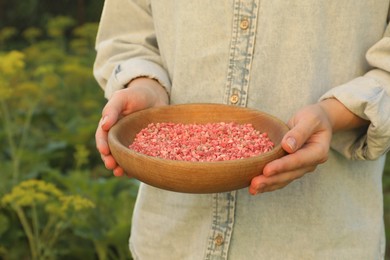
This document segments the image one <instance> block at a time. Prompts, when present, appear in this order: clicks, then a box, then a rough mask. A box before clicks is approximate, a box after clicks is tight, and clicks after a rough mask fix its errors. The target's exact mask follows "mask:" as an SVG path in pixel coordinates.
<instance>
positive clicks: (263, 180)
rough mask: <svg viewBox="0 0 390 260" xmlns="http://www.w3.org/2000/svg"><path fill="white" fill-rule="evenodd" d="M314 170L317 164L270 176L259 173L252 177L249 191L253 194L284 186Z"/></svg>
mask: <svg viewBox="0 0 390 260" xmlns="http://www.w3.org/2000/svg"><path fill="white" fill-rule="evenodd" d="M314 170H315V166H309V167H305V168H300V169H298V170H295V171H290V172H283V173H280V174H277V175H273V176H270V177H267V176H264V175H259V176H257V177H255V178H253V179H252V181H251V185H250V186H249V192H250V193H251V194H252V195H255V194H259V193H263V192H270V191H274V190H278V189H281V188H284V187H285V186H287V185H288V184H290V183H291V182H293V181H294V180H296V179H299V178H301V177H302V176H303V175H305V174H306V173H308V172H312V171H314Z"/></svg>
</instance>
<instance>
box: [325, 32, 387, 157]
mask: <svg viewBox="0 0 390 260" xmlns="http://www.w3.org/2000/svg"><path fill="white" fill-rule="evenodd" d="M366 58H367V61H368V63H369V64H370V66H372V68H373V69H372V70H370V71H368V72H367V73H366V74H365V75H364V76H362V77H359V78H356V79H353V80H352V81H350V82H347V83H346V84H343V85H341V86H337V87H335V88H333V89H331V90H330V91H328V92H327V93H325V94H324V95H323V96H322V97H321V98H320V100H323V99H326V98H336V99H338V100H339V101H340V102H342V103H343V104H344V105H345V106H346V107H347V108H348V109H349V110H350V111H351V112H353V113H354V114H356V115H357V116H359V117H361V118H363V119H366V120H368V121H370V125H369V126H368V128H367V129H355V130H352V131H347V132H340V133H336V134H335V135H334V138H333V141H332V148H333V149H335V150H337V151H338V152H340V153H342V154H343V155H345V156H346V157H348V158H350V159H357V160H375V159H377V158H379V157H380V156H382V155H384V154H385V153H387V152H388V151H389V149H390V26H388V28H387V30H386V32H385V35H384V37H383V38H382V39H381V40H380V41H379V42H377V43H376V44H375V45H374V46H372V47H371V48H370V49H369V50H368V52H367V55H366Z"/></svg>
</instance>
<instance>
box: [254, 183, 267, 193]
mask: <svg viewBox="0 0 390 260" xmlns="http://www.w3.org/2000/svg"><path fill="white" fill-rule="evenodd" d="M266 186H267V185H266V184H265V183H260V184H259V185H258V186H257V193H256V194H258V193H263V192H264V189H265V187H266Z"/></svg>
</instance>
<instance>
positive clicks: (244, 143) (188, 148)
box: [129, 122, 274, 162]
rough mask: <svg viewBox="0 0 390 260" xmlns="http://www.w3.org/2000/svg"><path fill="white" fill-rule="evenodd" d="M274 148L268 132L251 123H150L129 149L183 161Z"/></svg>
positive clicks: (223, 157)
mask: <svg viewBox="0 0 390 260" xmlns="http://www.w3.org/2000/svg"><path fill="white" fill-rule="evenodd" d="M273 147H274V144H273V142H272V141H271V140H270V139H269V138H268V135H267V133H260V132H259V131H258V130H256V129H255V128H254V127H253V125H252V124H237V123H225V122H219V123H207V124H181V123H151V124H149V125H148V126H147V127H146V128H144V129H142V130H141V131H140V132H139V133H138V134H137V135H136V137H135V139H134V142H133V143H132V144H131V145H130V146H129V148H130V149H132V150H134V151H136V152H139V153H142V154H146V155H149V156H153V157H159V158H162V159H169V160H181V161H198V162H212V161H226V160H236V159H243V158H248V157H252V156H256V155H259V154H262V153H265V152H268V151H271V150H272V149H273Z"/></svg>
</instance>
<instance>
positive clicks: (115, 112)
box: [101, 99, 124, 131]
mask: <svg viewBox="0 0 390 260" xmlns="http://www.w3.org/2000/svg"><path fill="white" fill-rule="evenodd" d="M123 107H124V104H123V102H122V100H120V99H119V100H117V99H110V100H109V101H108V102H107V104H106V105H105V107H104V108H103V111H102V121H101V127H102V129H103V130H104V131H108V130H109V129H110V128H111V127H112V126H113V125H114V124H115V123H116V122H117V121H118V118H119V116H120V114H121V113H122V111H123V109H124V108H123Z"/></svg>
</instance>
